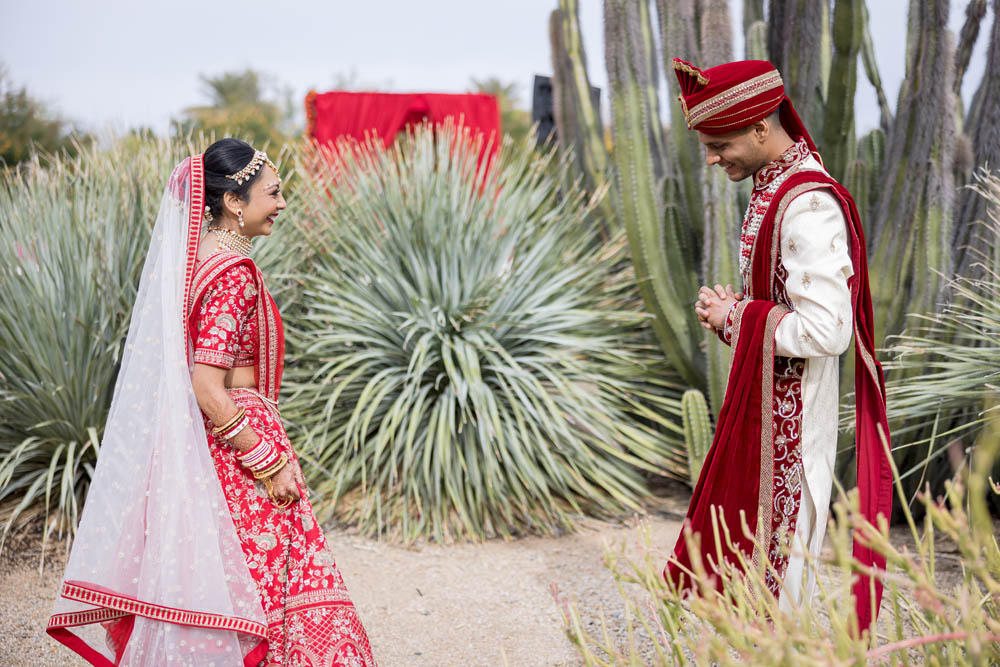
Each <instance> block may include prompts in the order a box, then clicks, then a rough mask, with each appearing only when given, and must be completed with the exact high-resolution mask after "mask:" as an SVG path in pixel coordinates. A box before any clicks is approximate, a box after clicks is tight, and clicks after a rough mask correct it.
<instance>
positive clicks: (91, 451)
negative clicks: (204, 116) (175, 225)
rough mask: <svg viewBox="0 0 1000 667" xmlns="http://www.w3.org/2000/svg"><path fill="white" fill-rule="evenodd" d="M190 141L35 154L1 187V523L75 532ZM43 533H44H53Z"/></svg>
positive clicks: (136, 140) (142, 140)
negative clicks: (142, 279) (157, 220)
mask: <svg viewBox="0 0 1000 667" xmlns="http://www.w3.org/2000/svg"><path fill="white" fill-rule="evenodd" d="M187 144H188V142H187V141H186V140H180V141H175V142H172V143H171V142H166V141H156V140H153V139H149V138H133V139H130V140H127V141H121V142H118V143H116V144H114V145H113V146H112V147H111V148H109V149H104V148H99V147H97V146H93V145H92V146H79V147H78V151H79V153H78V155H76V156H75V157H73V158H68V157H66V156H48V157H47V159H46V165H47V166H46V167H44V168H43V167H42V166H41V163H40V161H39V160H38V159H37V158H36V159H35V160H34V161H33V162H31V163H29V164H27V165H22V166H21V168H20V169H19V170H17V171H16V172H15V171H7V172H5V174H4V177H3V179H2V183H0V219H2V220H3V224H2V225H0V294H2V305H0V521H2V522H3V525H4V535H6V533H7V530H8V529H9V528H10V527H11V526H12V525H15V523H16V522H18V520H19V519H22V520H25V519H29V518H31V517H35V516H40V515H46V514H51V517H52V521H51V522H50V524H49V528H50V529H56V530H58V531H67V532H69V531H71V530H72V529H73V527H75V525H76V519H77V516H78V513H79V510H80V507H81V505H82V502H83V497H84V494H85V492H86V488H87V484H88V482H89V479H90V474H91V472H92V470H93V464H94V462H95V460H96V456H97V451H98V448H99V443H100V437H101V433H102V432H103V429H104V421H105V419H106V416H107V411H108V408H109V407H110V403H111V394H112V392H113V391H114V381H115V376H116V373H117V369H118V363H119V359H120V352H121V345H122V344H123V342H124V340H125V333H126V330H127V327H128V320H129V313H130V311H131V309H132V302H133V301H134V299H135V290H136V287H137V285H138V280H139V272H140V270H141V269H142V262H143V258H144V256H145V251H146V247H147V245H148V243H149V234H150V231H151V229H152V222H153V215H154V214H155V212H156V210H157V207H158V206H159V198H160V196H161V194H162V188H163V183H164V182H165V178H166V175H167V174H169V173H170V169H171V168H172V166H173V165H174V164H175V163H176V161H177V160H178V159H179V157H180V156H181V155H182V154H183V153H184V152H185V150H186V148H187ZM48 532H49V531H47V532H46V535H48Z"/></svg>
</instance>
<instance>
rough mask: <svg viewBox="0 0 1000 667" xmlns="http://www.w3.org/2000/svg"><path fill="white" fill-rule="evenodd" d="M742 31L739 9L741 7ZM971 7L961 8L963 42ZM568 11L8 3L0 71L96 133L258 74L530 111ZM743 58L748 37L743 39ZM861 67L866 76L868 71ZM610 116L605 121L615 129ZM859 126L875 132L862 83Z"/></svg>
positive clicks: (510, 4) (900, 17)
mask: <svg viewBox="0 0 1000 667" xmlns="http://www.w3.org/2000/svg"><path fill="white" fill-rule="evenodd" d="M731 1H732V6H733V26H734V30H735V28H736V27H737V26H740V25H742V24H741V14H742V11H741V10H742V4H743V3H742V1H741V0H731ZM579 2H580V19H581V24H582V29H583V39H584V45H585V48H586V50H587V54H588V69H589V72H590V76H591V80H592V83H593V85H596V86H599V87H600V88H601V89H602V98H603V99H604V100H605V101H606V93H605V92H604V91H606V89H607V74H606V72H605V69H604V57H603V53H604V45H603V22H602V17H601V13H602V10H601V5H602V2H601V0H579ZM966 4H967V2H966V0H952V7H951V20H950V27H951V29H952V30H953V31H954V32H955V33H956V34H957V33H958V31H959V30H960V29H961V26H962V23H963V21H964V14H965V6H966ZM556 5H557V0H503V1H500V0H489V1H487V0H422V1H421V2H413V1H412V0H408V1H403V0H350V1H344V0H327V1H325V2H321V1H315V2H304V1H301V0H285V1H283V2H278V1H276V0H229V1H228V2H218V1H216V0H200V1H195V0H172V1H171V2H170V3H165V2H162V1H161V2H150V1H149V0H130V1H124V0H89V1H87V2H83V1H82V0H74V1H70V0H30V1H24V0H0V64H2V66H4V67H5V68H6V70H7V77H8V79H9V81H10V82H11V83H13V84H14V85H15V86H16V87H18V88H19V87H20V86H22V85H24V86H27V88H28V91H29V93H30V94H31V95H33V96H34V97H37V98H40V99H42V100H43V101H44V102H46V103H47V104H49V105H50V106H51V108H52V109H53V110H54V111H55V112H57V113H58V114H59V115H60V116H62V117H63V118H66V119H69V120H71V121H73V122H75V123H76V124H77V125H78V126H80V127H81V128H82V129H85V130H87V131H91V132H98V133H100V132H107V131H112V132H121V131H124V130H127V129H129V128H131V127H137V126H146V127H152V128H153V129H154V130H156V131H157V132H161V133H162V132H165V131H166V130H167V128H168V126H169V120H170V118H171V117H177V116H179V115H180V114H181V112H182V111H183V109H185V108H187V107H191V106H197V105H199V104H204V103H206V101H207V98H206V94H205V92H204V86H203V84H202V83H201V82H200V79H199V75H209V76H211V75H218V74H221V73H223V72H227V71H242V70H244V69H246V68H252V69H255V70H258V71H260V72H262V73H263V74H265V75H266V76H267V80H268V81H269V91H270V92H271V93H272V94H273V96H275V97H277V96H278V95H279V94H280V91H282V90H287V91H289V92H290V94H291V97H292V99H293V100H294V101H295V103H296V104H297V105H301V100H303V99H304V97H305V94H306V93H307V92H308V91H309V90H310V89H317V90H319V91H321V92H322V91H325V90H331V89H333V87H334V85H335V84H336V83H337V82H343V81H345V80H346V81H350V82H353V84H354V86H353V87H354V88H355V89H370V90H383V91H390V92H449V93H461V92H467V91H469V90H470V89H471V88H472V84H471V80H472V79H473V78H477V79H483V78H487V77H497V78H499V79H501V80H502V81H505V82H515V83H517V84H518V86H519V87H520V94H521V95H520V97H521V105H522V107H524V108H530V103H531V85H532V81H533V77H534V75H535V74H544V75H548V74H550V73H551V70H552V67H551V57H550V52H549V36H548V17H549V13H550V12H551V10H552V9H553V8H555V7H556ZM868 5H869V10H870V12H871V17H872V34H873V41H874V44H875V54H876V60H877V61H878V64H879V68H880V72H881V75H882V79H883V84H884V85H885V88H886V94H887V95H888V97H889V101H890V105H891V106H893V107H895V100H896V97H897V94H898V90H899V85H900V83H901V82H902V80H903V77H904V70H905V65H904V62H903V58H904V52H905V42H906V7H907V5H908V2H907V0H869V1H868ZM992 20H993V17H992V12H991V13H990V14H988V15H987V16H986V18H985V19H984V22H983V25H982V27H981V28H980V36H979V40H978V43H977V45H976V49H975V52H974V54H973V60H972V63H971V65H970V67H969V72H968V73H967V74H966V78H965V85H964V88H963V98H964V99H965V100H966V103H968V101H969V100H970V99H971V96H972V93H973V92H974V89H975V85H976V84H977V83H978V81H979V79H980V77H981V76H982V72H983V70H984V67H985V55H984V53H985V48H986V40H987V39H988V37H989V26H990V25H991V23H990V22H991V21H992ZM734 40H736V42H735V49H734V51H735V53H736V54H737V55H739V54H742V50H743V46H742V41H743V40H742V37H741V36H738V35H736V34H734ZM859 67H860V65H859ZM606 114H607V108H606V107H605V120H606ZM856 118H857V126H858V129H859V130H860V131H866V130H868V129H871V128H873V127H875V126H877V124H878V109H877V104H876V99H875V94H874V92H873V90H872V88H871V86H870V85H869V84H868V82H867V79H866V78H865V77H864V72H863V70H860V69H859V76H858V92H857V116H856Z"/></svg>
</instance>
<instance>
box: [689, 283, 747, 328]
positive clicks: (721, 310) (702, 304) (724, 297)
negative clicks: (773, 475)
mask: <svg viewBox="0 0 1000 667" xmlns="http://www.w3.org/2000/svg"><path fill="white" fill-rule="evenodd" d="M743 296H744V295H743V292H735V291H733V286H732V285H726V286H725V287H723V286H722V285H716V286H715V287H714V288H712V287H708V286H707V285H702V286H701V289H699V290H698V300H697V301H695V302H694V312H695V314H696V315H698V322H700V323H701V326H702V327H704V328H705V329H708V330H709V331H711V330H712V329H722V328H723V327H724V326H725V325H726V316H727V315H728V314H729V309H730V308H732V307H733V305H735V304H736V302H738V301H742V300H743Z"/></svg>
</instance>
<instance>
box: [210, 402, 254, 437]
mask: <svg viewBox="0 0 1000 667" xmlns="http://www.w3.org/2000/svg"><path fill="white" fill-rule="evenodd" d="M246 413H247V411H246V409H245V408H242V407H238V408H236V414H234V415H233V416H232V418H230V420H229V421H227V422H226V423H225V424H223V425H222V426H216V427H215V428H213V429H212V433H214V434H215V435H216V436H218V435H220V434H222V433H225V432H226V431H228V430H229V429H231V428H232V427H233V426H235V425H236V422H238V421H239V420H241V419H243V416H244V415H245V414H246Z"/></svg>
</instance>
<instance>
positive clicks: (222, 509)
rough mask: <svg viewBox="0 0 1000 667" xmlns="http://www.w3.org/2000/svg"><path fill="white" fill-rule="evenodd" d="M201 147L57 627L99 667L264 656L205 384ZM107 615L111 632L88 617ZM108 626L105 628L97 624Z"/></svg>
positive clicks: (149, 286)
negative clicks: (197, 363)
mask: <svg viewBox="0 0 1000 667" xmlns="http://www.w3.org/2000/svg"><path fill="white" fill-rule="evenodd" d="M203 207H204V178H203V167H202V157H201V155H195V156H192V157H189V158H187V159H185V160H184V161H183V162H181V163H180V164H179V165H178V166H177V167H176V168H175V169H174V171H173V173H172V174H171V176H170V181H169V183H168V184H167V188H166V191H165V192H164V195H163V200H162V202H161V204H160V210H159V214H158V215H157V218H156V225H155V227H154V229H153V235H152V239H151V241H150V246H149V253H148V254H147V256H146V263H145V265H144V267H143V270H142V278H141V280H140V283H139V291H138V294H137V297H136V301H135V306H134V307H133V310H132V320H131V324H130V326H129V332H128V339H127V341H126V344H125V349H124V351H123V354H122V365H121V370H120V372H119V374H118V380H117V383H116V385H115V393H114V399H113V400H112V403H111V411H110V413H109V414H108V421H107V425H106V426H105V430H104V439H103V441H102V443H101V450H100V456H99V457H98V462H97V468H96V470H95V472H94V478H93V481H92V483H91V486H90V490H89V492H88V495H87V501H86V504H85V506H84V509H83V515H82V518H81V521H80V526H79V529H78V530H77V534H76V539H75V542H74V544H73V549H72V552H71V554H70V558H69V562H68V564H67V565H66V573H65V575H64V581H63V584H62V587H61V589H60V597H59V598H58V600H57V601H56V604H55V608H54V610H53V616H52V618H51V619H50V621H49V628H48V631H49V633H50V634H52V635H53V637H55V638H56V639H58V640H59V641H61V642H62V643H64V644H66V645H67V646H69V647H70V648H72V649H73V650H74V651H76V652H77V653H80V654H81V655H82V656H83V657H84V658H86V659H87V660H89V661H90V662H91V664H94V665H114V664H121V665H149V666H150V667H152V666H154V665H155V666H159V665H164V664H168V662H167V658H166V657H165V656H172V658H171V659H170V662H169V664H171V665H185V666H191V667H208V666H209V665H215V666H216V667H221V666H222V665H227V666H228V665H244V664H246V665H256V664H257V663H258V662H259V661H260V660H261V659H262V658H263V657H264V650H265V648H266V645H265V644H263V643H262V641H263V638H264V636H265V621H264V613H263V610H262V608H261V603H260V598H259V596H258V593H257V588H256V585H255V583H254V581H253V579H252V577H251V575H250V572H249V570H248V568H247V564H246V560H245V558H244V555H243V551H242V548H241V546H240V542H239V539H238V538H237V535H236V530H235V528H234V526H233V522H232V519H231V517H230V514H229V509H228V506H227V504H226V499H225V497H224V496H223V493H222V488H221V485H220V483H219V478H218V476H217V475H216V472H215V467H214V465H213V463H212V459H211V456H210V454H209V451H208V444H207V440H206V436H205V428H204V425H203V422H202V415H201V411H200V409H199V408H198V404H197V402H196V400H195V396H194V390H193V389H192V386H191V375H190V368H191V366H190V364H191V353H190V344H189V340H188V335H187V327H186V324H185V321H186V307H185V306H186V297H187V292H188V290H189V289H190V282H191V278H192V274H193V268H194V253H195V252H196V249H197V243H198V240H199V237H200V233H201V224H202V223H201V218H202V210H203ZM94 623H101V624H102V625H103V626H104V628H105V629H106V630H107V632H99V631H98V632H95V631H94V630H91V631H84V632H80V634H77V632H78V631H79V630H80V629H81V628H80V627H79V626H84V625H90V624H94ZM94 629H95V630H96V629H97V628H94Z"/></svg>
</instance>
